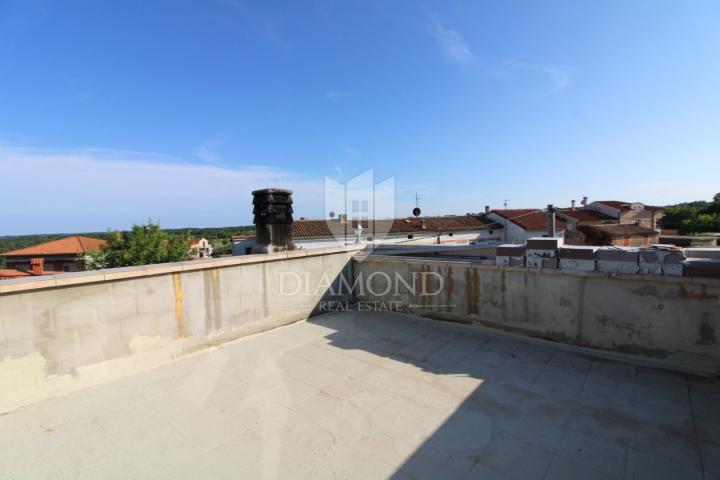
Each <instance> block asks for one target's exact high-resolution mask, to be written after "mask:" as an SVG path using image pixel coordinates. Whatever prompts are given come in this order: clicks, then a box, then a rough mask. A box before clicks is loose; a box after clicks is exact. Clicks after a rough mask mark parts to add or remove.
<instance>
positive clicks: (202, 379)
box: [0, 312, 720, 480]
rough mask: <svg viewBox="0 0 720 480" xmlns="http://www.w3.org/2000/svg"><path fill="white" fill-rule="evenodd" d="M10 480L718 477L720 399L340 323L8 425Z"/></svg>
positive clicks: (661, 380) (422, 329) (222, 353)
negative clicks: (42, 479) (38, 479)
mask: <svg viewBox="0 0 720 480" xmlns="http://www.w3.org/2000/svg"><path fill="white" fill-rule="evenodd" d="M0 432H2V435H0V478H2V479H3V480H5V479H36V478H47V479H98V478H102V479H114V478H118V479H165V478H167V479H176V480H178V479H194V480H195V479H240V478H243V479H244V478H247V479H256V478H282V479H288V478H397V479H407V478H433V479H435V478H473V479H501V478H503V479H504V478H523V479H525V478H527V479H543V478H545V479H558V478H582V479H594V478H603V479H613V478H616V479H621V478H648V479H662V478H669V479H681V478H682V479H702V478H706V479H720V386H719V385H718V383H717V382H716V381H710V380H703V379H697V378H688V377H683V376H679V375H673V374H669V373H665V372H661V371H657V370H651V369H641V368H635V367H634V366H632V365H628V364H622V363H616V362H611V361H604V360H597V359H592V358H589V357H585V356H582V355H580V354H575V353H569V352H568V351H562V350H558V349H555V348H553V347H551V346H547V345H544V344H542V345H541V344H538V343H533V342H524V341H521V340H518V339H517V338H514V337H506V336H495V335H492V334H487V333H483V332H481V331H479V330H477V329H474V328H471V327H465V326H460V325H453V324H447V323H441V322H436V321H430V320H424V319H419V318H415V317H410V316H405V315H400V314H391V313H386V314H380V313H357V312H346V313H341V314H334V315H324V316H321V317H316V318H314V319H311V320H310V321H308V322H301V323H297V324H294V325H291V326H288V327H284V328H280V329H277V330H274V331H271V332H267V333H263V334H260V335H257V336H254V337H250V338H246V339H243V340H239V341H235V342H232V343H228V344H225V345H223V346H222V347H220V348H216V349H212V350H209V351H206V352H203V353H200V354H196V355H193V356H192V357H189V358H185V359H183V360H181V361H178V362H176V363H173V364H170V365H166V366H164V367H161V368H157V369H155V370H152V371H149V372H146V373H144V374H139V375H134V376H132V377H129V378H126V379H123V380H119V381H115V382H113V383H110V384H107V385H104V386H100V387H96V388H92V389H88V390H85V391H82V392H78V393H75V394H72V395H69V396H67V397H63V398H56V399H51V400H48V401H45V402H42V403H38V404H35V405H31V406H28V407H25V408H23V409H21V410H18V411H16V412H14V413H10V414H7V415H4V416H0Z"/></svg>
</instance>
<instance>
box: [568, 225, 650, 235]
mask: <svg viewBox="0 0 720 480" xmlns="http://www.w3.org/2000/svg"><path fill="white" fill-rule="evenodd" d="M582 228H586V229H589V230H596V231H598V232H603V233H606V234H608V235H610V236H612V237H619V236H625V235H657V232H655V230H653V229H652V228H647V227H642V226H640V225H635V224H634V223H615V224H608V225H584V226H583V227H582Z"/></svg>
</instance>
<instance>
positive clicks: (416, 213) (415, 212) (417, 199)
mask: <svg viewBox="0 0 720 480" xmlns="http://www.w3.org/2000/svg"><path fill="white" fill-rule="evenodd" d="M412 213H413V215H414V216H416V217H419V216H420V213H421V210H420V196H419V195H418V194H417V192H415V208H413V211H412Z"/></svg>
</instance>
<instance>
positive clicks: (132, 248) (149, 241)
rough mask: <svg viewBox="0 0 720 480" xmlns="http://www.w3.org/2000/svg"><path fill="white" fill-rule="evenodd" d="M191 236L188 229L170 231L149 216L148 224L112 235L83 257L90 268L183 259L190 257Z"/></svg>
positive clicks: (135, 226) (86, 266)
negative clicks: (180, 231)
mask: <svg viewBox="0 0 720 480" xmlns="http://www.w3.org/2000/svg"><path fill="white" fill-rule="evenodd" d="M189 237H190V236H189V234H187V233H186V234H175V235H170V234H168V233H166V232H163V231H162V230H160V225H158V224H157V223H153V221H152V220H148V223H147V224H146V225H133V228H132V230H131V231H129V232H114V233H112V234H110V235H108V243H107V245H106V246H105V247H103V249H102V251H101V252H96V253H90V254H88V255H85V256H84V257H83V261H84V263H85V268H86V269H87V270H96V269H98V268H113V267H130V266H137V265H150V264H153V263H168V262H181V261H184V260H189V259H190V253H191V252H190V246H189V245H188V241H189Z"/></svg>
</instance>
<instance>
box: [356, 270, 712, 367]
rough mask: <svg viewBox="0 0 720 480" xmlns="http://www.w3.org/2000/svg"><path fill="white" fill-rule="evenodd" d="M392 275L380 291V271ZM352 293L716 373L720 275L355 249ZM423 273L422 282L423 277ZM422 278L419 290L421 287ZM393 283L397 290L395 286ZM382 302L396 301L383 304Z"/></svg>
mask: <svg viewBox="0 0 720 480" xmlns="http://www.w3.org/2000/svg"><path fill="white" fill-rule="evenodd" d="M373 272H384V273H385V274H387V276H389V277H390V278H393V281H394V282H396V280H395V279H394V276H395V275H396V274H397V275H399V276H400V277H401V278H402V279H403V280H404V281H405V282H407V283H408V284H410V285H411V286H412V285H413V281H415V290H414V291H412V289H408V288H406V287H405V286H404V285H403V284H402V282H400V287H399V288H398V289H397V292H396V291H395V289H394V288H393V289H391V290H390V291H386V290H387V288H386V284H387V277H386V276H385V275H380V274H377V273H375V274H374V275H373ZM355 275H356V277H362V278H363V282H364V283H365V285H366V286H369V287H370V289H368V288H365V291H364V292H362V294H359V295H357V297H358V299H359V300H361V301H384V302H388V303H386V304H385V305H384V306H383V307H385V308H387V307H388V305H389V306H390V307H391V308H395V307H399V308H400V309H401V310H404V311H407V312H410V313H414V314H417V315H422V316H426V317H432V318H440V319H446V320H452V321H458V322H463V323H474V324H479V325H483V326H486V327H491V328H495V329H501V330H505V331H510V332H515V333H519V334H523V335H529V336H533V337H541V338H545V339H550V340H555V341H559V342H565V343H570V344H575V345H580V346H584V347H592V348H596V349H603V350H608V351H613V352H621V353H625V354H631V355H636V356H638V358H651V359H653V361H657V362H660V363H661V364H664V365H666V366H668V367H670V368H683V369H690V370H694V371H698V372H702V373H710V374H720V281H718V280H716V279H709V278H685V277H649V276H643V275H616V276H608V275H605V274H600V273H595V272H566V271H558V270H547V271H536V270H528V269H521V268H498V267H494V266H487V265H477V264H472V263H470V262H462V261H442V260H429V259H428V260H426V259H412V258H393V257H379V256H378V257H373V256H370V257H367V258H365V257H363V261H362V262H357V264H356V266H355ZM423 277H424V278H425V284H423V283H422V278H423ZM423 287H424V291H425V293H426V294H425V295H423ZM396 293H397V294H396ZM389 302H399V303H397V304H390V303H389Z"/></svg>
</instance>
